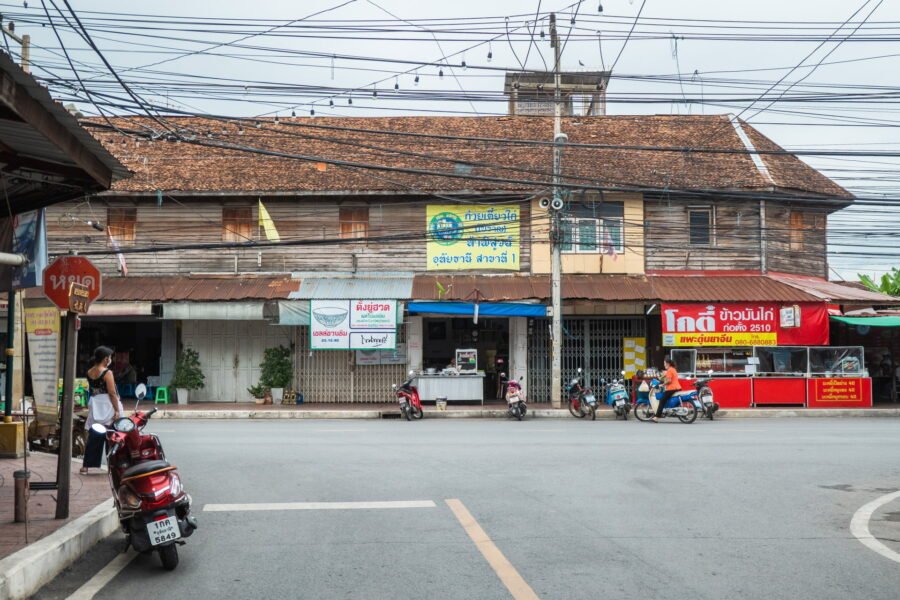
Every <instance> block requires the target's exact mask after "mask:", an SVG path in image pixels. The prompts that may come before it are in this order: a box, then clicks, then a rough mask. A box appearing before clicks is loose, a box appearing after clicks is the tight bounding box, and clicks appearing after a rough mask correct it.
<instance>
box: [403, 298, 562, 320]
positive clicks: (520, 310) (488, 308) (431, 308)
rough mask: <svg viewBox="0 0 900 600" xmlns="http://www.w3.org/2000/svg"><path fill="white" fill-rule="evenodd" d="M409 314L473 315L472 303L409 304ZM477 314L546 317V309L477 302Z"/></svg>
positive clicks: (534, 306) (542, 307) (540, 305)
mask: <svg viewBox="0 0 900 600" xmlns="http://www.w3.org/2000/svg"><path fill="white" fill-rule="evenodd" d="M407 308H408V309H409V313H410V314H414V313H432V314H438V315H463V316H469V315H474V314H475V303H474V302H410V303H409V304H408V305H407ZM478 314H479V315H480V316H482V317H546V316H547V307H546V306H544V305H543V304H521V303H518V302H479V303H478Z"/></svg>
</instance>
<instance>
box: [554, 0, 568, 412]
mask: <svg viewBox="0 0 900 600" xmlns="http://www.w3.org/2000/svg"><path fill="white" fill-rule="evenodd" d="M550 45H551V46H552V47H553V83H554V90H553V202H552V203H551V205H550V298H551V304H552V310H553V332H552V334H553V346H552V359H551V366H550V404H551V406H553V408H561V407H562V254H561V248H560V243H561V242H562V239H561V235H562V223H561V219H560V215H561V213H562V210H561V209H562V206H563V201H562V195H561V194H560V189H559V183H560V173H561V171H562V146H563V144H565V143H566V141H567V140H568V138H567V136H566V134H564V133H563V132H562V104H561V102H562V94H561V91H560V84H561V81H560V79H561V75H560V71H559V69H560V64H559V63H560V55H561V54H562V47H561V46H560V44H559V34H558V33H557V31H556V14H551V15H550Z"/></svg>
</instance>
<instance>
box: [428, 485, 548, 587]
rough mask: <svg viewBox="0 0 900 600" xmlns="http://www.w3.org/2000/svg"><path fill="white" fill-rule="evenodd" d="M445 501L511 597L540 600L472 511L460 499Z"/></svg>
mask: <svg viewBox="0 0 900 600" xmlns="http://www.w3.org/2000/svg"><path fill="white" fill-rule="evenodd" d="M445 502H446V503H447V506H449V507H450V510H452V511H453V514H454V515H456V518H457V520H458V521H459V523H460V525H462V527H463V529H465V530H466V533H467V534H468V535H469V537H470V538H471V539H472V541H473V542H475V547H477V548H478V550H479V552H481V555H482V556H483V557H484V558H485V560H486V561H487V562H488V564H489V565H490V566H491V568H492V569H493V570H494V573H496V574H497V577H499V578H500V581H502V582H503V585H505V586H506V589H507V590H509V593H510V594H512V597H513V598H515V600H540V599H539V598H538V595H537V594H535V593H534V590H533V589H531V586H530V585H528V583H527V582H526V581H525V579H523V578H522V576H521V575H519V572H518V571H516V568H515V567H514V566H512V563H510V562H509V561H508V560H507V559H506V557H505V556H503V553H502V552H500V548H498V547H497V545H496V544H494V542H493V541H492V540H491V538H490V537H488V534H487V533H485V531H484V529H482V528H481V525H479V524H478V521H476V520H475V517H473V516H472V513H470V512H469V509H467V508H466V506H465V505H464V504H463V503H462V501H460V500H456V499H449V500H445Z"/></svg>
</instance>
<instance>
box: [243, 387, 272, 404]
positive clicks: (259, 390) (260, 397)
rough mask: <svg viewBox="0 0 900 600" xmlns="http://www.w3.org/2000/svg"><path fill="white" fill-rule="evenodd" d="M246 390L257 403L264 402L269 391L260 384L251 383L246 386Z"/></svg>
mask: <svg viewBox="0 0 900 600" xmlns="http://www.w3.org/2000/svg"><path fill="white" fill-rule="evenodd" d="M247 391H248V392H250V395H251V396H253V400H254V401H255V402H256V403H257V404H263V403H264V402H265V397H266V395H267V394H268V393H269V390H267V389H266V388H265V387H263V386H262V385H261V384H259V383H258V384H256V385H251V386H250V387H248V388H247Z"/></svg>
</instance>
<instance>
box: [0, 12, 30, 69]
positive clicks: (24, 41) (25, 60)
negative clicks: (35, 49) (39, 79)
mask: <svg viewBox="0 0 900 600" xmlns="http://www.w3.org/2000/svg"><path fill="white" fill-rule="evenodd" d="M0 29H2V31H3V33H4V34H6V35H8V36H9V37H10V38H12V39H13V41H15V42H18V43H19V44H21V45H22V54H21V55H20V56H21V63H22V70H23V71H25V72H26V73H31V36H30V35H28V34H27V33H26V34H25V35H23V36H19V35H18V34H17V33H16V24H15V23H13V22H12V21H10V22H9V25H0Z"/></svg>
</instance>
